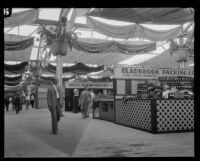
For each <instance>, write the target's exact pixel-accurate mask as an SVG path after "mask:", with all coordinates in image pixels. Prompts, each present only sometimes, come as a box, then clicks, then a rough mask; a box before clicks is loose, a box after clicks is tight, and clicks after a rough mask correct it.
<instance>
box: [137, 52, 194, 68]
mask: <svg viewBox="0 0 200 161" xmlns="http://www.w3.org/2000/svg"><path fill="white" fill-rule="evenodd" d="M193 63H194V61H193V60H190V59H188V61H187V62H185V68H194V66H190V65H191V64H193ZM136 66H145V67H155V68H179V66H178V63H177V62H176V55H172V56H170V54H169V51H165V52H163V53H162V54H160V55H158V56H156V57H154V58H152V59H149V60H148V61H145V62H142V63H139V64H136Z"/></svg>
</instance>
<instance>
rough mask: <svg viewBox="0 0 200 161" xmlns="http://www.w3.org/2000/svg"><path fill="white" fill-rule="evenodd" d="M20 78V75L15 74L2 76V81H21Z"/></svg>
mask: <svg viewBox="0 0 200 161" xmlns="http://www.w3.org/2000/svg"><path fill="white" fill-rule="evenodd" d="M21 80H22V75H19V76H16V77H8V76H4V81H11V82H13V81H21Z"/></svg>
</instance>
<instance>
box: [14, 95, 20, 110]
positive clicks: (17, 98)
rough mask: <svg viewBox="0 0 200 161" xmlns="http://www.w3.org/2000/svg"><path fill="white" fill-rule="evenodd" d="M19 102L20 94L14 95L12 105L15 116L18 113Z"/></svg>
mask: <svg viewBox="0 0 200 161" xmlns="http://www.w3.org/2000/svg"><path fill="white" fill-rule="evenodd" d="M20 102H21V99H20V94H19V93H16V94H15V96H14V105H15V110H16V114H18V113H19V111H20Z"/></svg>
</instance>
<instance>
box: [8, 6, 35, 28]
mask: <svg viewBox="0 0 200 161" xmlns="http://www.w3.org/2000/svg"><path fill="white" fill-rule="evenodd" d="M37 19H38V9H32V10H28V11H23V12H17V13H14V14H12V16H11V17H8V18H5V19H4V27H16V26H20V25H27V24H30V23H31V22H33V21H35V20H37Z"/></svg>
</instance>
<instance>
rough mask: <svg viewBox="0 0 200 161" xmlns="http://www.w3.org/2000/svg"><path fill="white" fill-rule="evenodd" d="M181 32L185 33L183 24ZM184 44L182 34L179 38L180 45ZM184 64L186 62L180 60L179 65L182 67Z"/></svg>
mask: <svg viewBox="0 0 200 161" xmlns="http://www.w3.org/2000/svg"><path fill="white" fill-rule="evenodd" d="M181 33H182V34H183V25H182V28H181ZM183 44H184V41H183V36H180V38H179V46H180V47H183ZM184 66H185V62H182V61H181V62H179V67H180V68H184Z"/></svg>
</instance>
